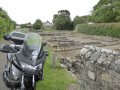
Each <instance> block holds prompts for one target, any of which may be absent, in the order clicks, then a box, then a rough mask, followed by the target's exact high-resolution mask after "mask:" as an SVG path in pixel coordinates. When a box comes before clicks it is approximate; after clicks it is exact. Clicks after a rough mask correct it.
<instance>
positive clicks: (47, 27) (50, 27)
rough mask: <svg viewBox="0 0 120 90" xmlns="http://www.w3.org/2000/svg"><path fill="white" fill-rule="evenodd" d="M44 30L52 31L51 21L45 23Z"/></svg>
mask: <svg viewBox="0 0 120 90" xmlns="http://www.w3.org/2000/svg"><path fill="white" fill-rule="evenodd" d="M43 28H44V29H52V28H53V25H52V23H50V22H49V21H46V22H43Z"/></svg>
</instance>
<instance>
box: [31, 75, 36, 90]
mask: <svg viewBox="0 0 120 90" xmlns="http://www.w3.org/2000/svg"><path fill="white" fill-rule="evenodd" d="M32 87H33V88H34V87H36V82H35V75H33V76H32Z"/></svg>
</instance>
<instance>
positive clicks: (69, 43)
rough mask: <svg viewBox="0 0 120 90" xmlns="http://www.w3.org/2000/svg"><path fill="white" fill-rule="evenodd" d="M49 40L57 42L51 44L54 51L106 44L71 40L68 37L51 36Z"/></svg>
mask: <svg viewBox="0 0 120 90" xmlns="http://www.w3.org/2000/svg"><path fill="white" fill-rule="evenodd" d="M47 41H48V42H56V43H57V44H53V45H51V48H52V50H53V51H56V52H57V51H69V50H76V49H81V48H82V47H83V46H84V45H95V46H99V47H101V46H104V45H103V44H101V43H100V42H78V41H73V40H69V39H68V38H67V37H59V36H58V37H51V38H50V39H49V40H47Z"/></svg>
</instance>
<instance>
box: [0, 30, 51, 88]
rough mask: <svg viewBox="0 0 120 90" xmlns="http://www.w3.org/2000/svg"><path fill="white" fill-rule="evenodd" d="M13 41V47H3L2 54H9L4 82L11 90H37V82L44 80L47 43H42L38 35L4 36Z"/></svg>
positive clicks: (15, 33) (14, 33)
mask: <svg viewBox="0 0 120 90" xmlns="http://www.w3.org/2000/svg"><path fill="white" fill-rule="evenodd" d="M3 38H4V39H5V40H8V41H10V42H11V41H12V42H13V44H11V45H5V44H4V45H2V46H1V50H0V51H1V52H4V53H8V54H7V65H6V66H5V71H4V72H3V75H2V77H3V81H4V83H5V85H6V86H7V87H8V88H10V89H11V90H36V82H38V81H40V80H42V79H43V74H44V72H43V66H44V63H45V60H46V56H48V55H49V53H48V51H47V50H44V46H45V45H46V43H45V42H44V43H42V39H41V36H40V35H39V34H37V33H27V34H24V33H20V32H12V33H10V34H5V35H4V36H3Z"/></svg>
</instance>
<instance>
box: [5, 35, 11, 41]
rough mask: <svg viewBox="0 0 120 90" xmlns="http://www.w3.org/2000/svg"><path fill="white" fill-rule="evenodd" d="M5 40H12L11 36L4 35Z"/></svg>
mask: <svg viewBox="0 0 120 90" xmlns="http://www.w3.org/2000/svg"><path fill="white" fill-rule="evenodd" d="M3 38H4V39H5V40H10V38H11V36H10V35H9V34H4V36H3Z"/></svg>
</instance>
